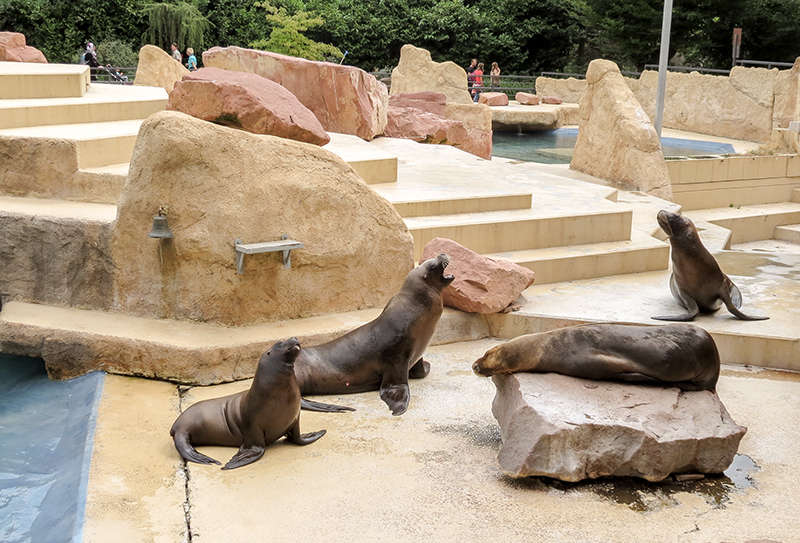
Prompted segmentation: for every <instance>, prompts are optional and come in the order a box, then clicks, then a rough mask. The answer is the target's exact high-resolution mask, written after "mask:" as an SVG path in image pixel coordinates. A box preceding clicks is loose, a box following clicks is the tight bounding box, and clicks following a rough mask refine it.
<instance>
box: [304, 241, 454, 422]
mask: <svg viewBox="0 0 800 543" xmlns="http://www.w3.org/2000/svg"><path fill="white" fill-rule="evenodd" d="M449 262H450V257H448V256H447V255H446V254H440V255H439V256H437V257H435V258H430V259H428V260H426V261H425V262H423V263H422V264H420V265H419V266H417V267H416V268H414V269H413V270H411V271H410V272H409V274H408V276H407V277H406V280H405V283H403V287H402V288H401V289H400V292H398V293H397V294H395V295H394V296H393V297H392V299H391V300H389V303H387V304H386V307H384V309H383V312H382V313H381V314H380V315H379V316H378V318H376V319H375V320H373V321H371V322H369V323H367V324H365V325H363V326H361V327H360V328H356V329H355V330H353V331H352V332H349V333H348V334H346V335H344V336H342V337H340V338H337V339H334V340H333V341H331V342H328V343H325V344H323V345H317V346H316V347H308V348H306V349H303V351H302V352H301V353H300V356H298V358H297V360H296V361H295V373H296V374H297V382H298V383H299V385H300V390H301V392H302V393H303V394H346V393H350V392H366V391H368V390H376V389H377V390H380V397H381V399H382V400H383V401H384V402H386V405H388V406H389V409H391V410H392V415H402V414H403V413H405V411H406V409H408V402H409V399H410V393H409V388H408V379H409V377H410V378H412V379H421V378H423V377H425V376H426V375H428V372H429V371H430V364H429V363H428V362H426V361H425V360H423V359H422V355H423V353H424V352H425V348H426V347H427V346H428V342H429V341H430V340H431V336H433V332H434V330H435V329H436V324H437V323H438V322H439V317H440V316H441V315H442V290H443V289H444V288H445V287H446V286H447V285H449V284H450V283H451V282H452V281H453V279H454V277H453V276H452V275H446V274H445V272H444V270H445V268H446V267H447V265H448V263H449ZM303 409H308V410H310V411H339V410H341V409H342V408H341V407H340V406H333V405H329V404H323V403H319V402H312V401H310V400H306V399H303Z"/></svg>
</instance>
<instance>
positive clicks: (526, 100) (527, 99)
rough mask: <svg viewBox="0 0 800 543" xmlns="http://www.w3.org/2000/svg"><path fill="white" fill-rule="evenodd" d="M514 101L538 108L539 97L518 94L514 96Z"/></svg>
mask: <svg viewBox="0 0 800 543" xmlns="http://www.w3.org/2000/svg"><path fill="white" fill-rule="evenodd" d="M514 100H516V101H517V102H519V103H520V104H523V105H526V106H536V105H538V104H539V97H538V96H536V95H535V94H531V93H529V92H518V93H517V94H515V95H514Z"/></svg>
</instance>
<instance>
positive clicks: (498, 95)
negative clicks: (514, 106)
mask: <svg viewBox="0 0 800 543" xmlns="http://www.w3.org/2000/svg"><path fill="white" fill-rule="evenodd" d="M478 103H479V104H486V105H487V106H507V105H508V95H507V94H506V93H504V92H482V93H481V94H480V96H478Z"/></svg>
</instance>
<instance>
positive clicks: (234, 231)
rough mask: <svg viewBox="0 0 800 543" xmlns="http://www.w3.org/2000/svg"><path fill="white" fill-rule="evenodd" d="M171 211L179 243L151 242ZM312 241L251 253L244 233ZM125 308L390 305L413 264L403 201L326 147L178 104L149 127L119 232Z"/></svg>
mask: <svg viewBox="0 0 800 543" xmlns="http://www.w3.org/2000/svg"><path fill="white" fill-rule="evenodd" d="M160 208H161V209H166V212H167V219H168V222H169V227H170V228H171V230H172V232H174V239H171V240H167V241H158V240H154V239H149V238H148V237H147V232H148V231H149V230H150V227H151V224H152V222H153V215H155V214H156V213H157V212H158V211H159V209H160ZM282 234H287V235H288V236H289V238H291V239H294V240H297V241H300V242H301V243H303V244H304V247H303V248H302V249H298V250H294V251H293V252H292V254H291V267H290V268H286V267H284V266H283V264H282V260H281V253H280V252H273V253H261V254H254V255H247V256H245V257H244V270H243V272H244V273H243V274H241V275H240V274H238V273H237V267H236V263H235V255H236V252H235V251H234V240H237V239H238V240H241V242H242V243H246V244H248V243H258V242H268V241H275V240H279V239H280V238H281V235H282ZM111 247H112V257H113V260H114V263H115V268H116V270H115V284H114V300H115V309H117V310H119V311H123V312H128V313H132V314H135V315H141V316H147V317H163V318H175V319H191V320H197V321H211V322H217V323H221V324H227V325H243V324H251V323H255V322H262V321H272V320H280V319H292V318H299V317H306V316H311V315H317V314H322V313H334V312H342V311H350V310H355V309H359V308H367V307H374V306H379V305H382V304H384V303H385V302H386V300H387V299H388V298H389V297H390V296H392V295H393V294H394V293H395V292H396V291H397V290H398V289H399V288H400V286H401V285H402V283H403V281H404V279H405V276H406V274H407V273H408V271H409V270H410V269H411V268H412V266H413V256H412V251H413V240H412V237H411V235H410V234H409V233H408V230H407V229H406V226H405V224H404V223H403V220H402V219H401V218H400V216H399V215H398V214H397V212H396V211H395V210H394V208H393V207H392V206H391V204H389V202H387V201H386V200H384V199H383V198H381V197H380V196H378V195H377V194H376V193H375V192H374V191H372V190H371V189H370V188H369V187H368V186H367V185H366V184H365V183H364V182H363V181H362V180H361V179H360V178H359V177H358V176H357V175H356V173H355V172H354V171H353V169H352V168H351V167H350V166H348V165H347V164H346V163H345V162H344V161H342V159H340V158H339V157H338V156H336V155H334V154H333V153H331V152H329V151H327V150H325V149H321V148H319V147H317V146H315V145H310V144H307V143H301V142H297V141H292V140H287V139H283V138H277V137H274V136H260V135H255V134H250V133H248V132H243V131H241V130H235V129H231V128H228V127H224V126H219V125H217V124H213V123H209V122H205V121H201V120H199V119H195V118H194V117H190V116H188V115H185V114H183V113H178V112H174V111H165V112H161V113H156V114H155V115H152V116H150V117H149V118H148V119H147V120H145V122H144V123H143V124H142V127H141V129H140V131H139V136H138V138H137V140H136V146H135V148H134V151H133V158H132V160H131V166H130V173H129V175H128V181H127V183H126V184H125V188H124V190H123V193H122V195H121V197H120V202H119V205H118V211H117V220H116V224H115V227H114V232H113V238H112V244H111Z"/></svg>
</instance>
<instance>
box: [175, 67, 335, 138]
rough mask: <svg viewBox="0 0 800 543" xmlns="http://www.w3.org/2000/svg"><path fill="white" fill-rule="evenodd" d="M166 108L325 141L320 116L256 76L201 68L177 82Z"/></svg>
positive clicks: (283, 135)
mask: <svg viewBox="0 0 800 543" xmlns="http://www.w3.org/2000/svg"><path fill="white" fill-rule="evenodd" d="M167 109H172V110H175V111H181V112H183V113H186V114H188V115H191V116H193V117H197V118H198V119H203V120H206V121H214V122H218V123H220V124H226V125H229V126H235V127H237V128H241V129H242V130H247V131H248V132H253V133H255V134H270V135H273V136H279V137H281V138H289V139H293V140H297V141H304V142H306V143H314V144H316V145H325V144H326V143H328V142H329V141H330V137H329V136H328V134H327V132H325V129H324V128H322V125H321V124H320V122H319V120H318V119H317V118H316V117H315V116H314V114H313V113H312V112H311V110H309V109H308V108H307V107H305V106H304V105H303V104H301V103H300V101H299V100H298V99H297V98H296V97H295V95H294V94H292V93H291V92H289V91H288V90H286V89H285V88H283V87H282V86H281V85H279V84H277V83H275V82H274V81H270V80H269V79H267V78H265V77H261V76H260V75H256V74H252V73H245V72H233V71H230V70H221V69H219V68H201V69H199V70H197V71H196V72H190V73H189V74H188V75H186V76H184V77H183V80H182V81H178V82H177V83H176V84H175V87H174V88H173V89H172V92H171V93H170V95H169V104H168V106H167Z"/></svg>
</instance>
